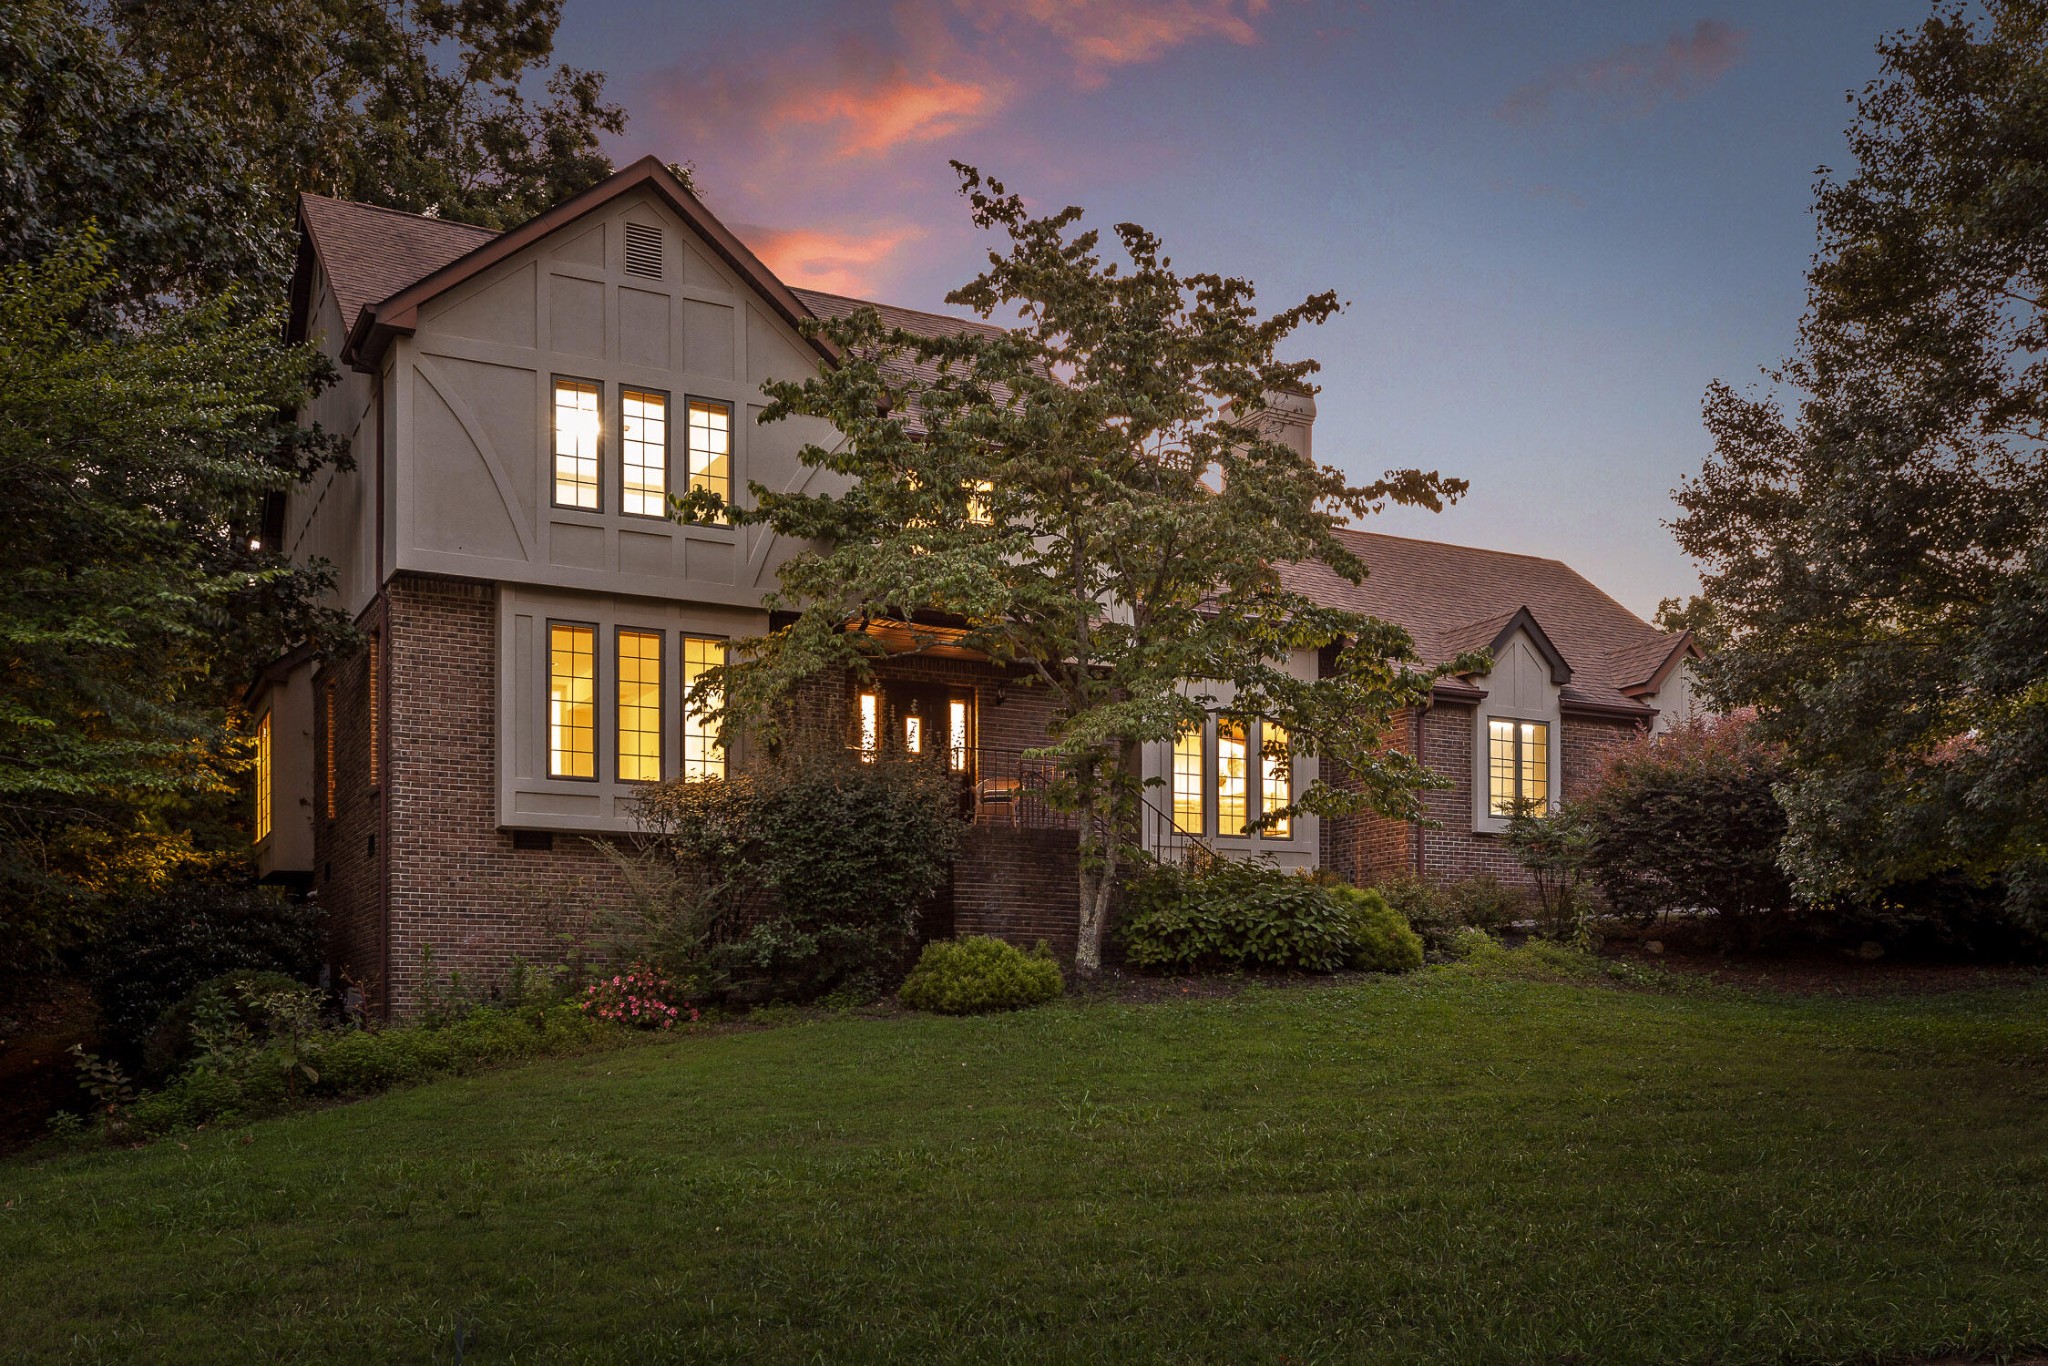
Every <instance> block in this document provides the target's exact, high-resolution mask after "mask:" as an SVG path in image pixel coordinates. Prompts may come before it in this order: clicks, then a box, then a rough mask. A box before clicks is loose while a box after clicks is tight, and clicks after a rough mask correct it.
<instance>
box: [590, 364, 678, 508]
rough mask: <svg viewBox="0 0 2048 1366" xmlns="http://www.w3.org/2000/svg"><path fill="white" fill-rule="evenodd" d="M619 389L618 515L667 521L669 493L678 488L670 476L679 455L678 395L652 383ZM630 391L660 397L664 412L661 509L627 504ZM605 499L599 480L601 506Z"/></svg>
mask: <svg viewBox="0 0 2048 1366" xmlns="http://www.w3.org/2000/svg"><path fill="white" fill-rule="evenodd" d="M618 390H619V515H620V516H621V517H637V518H640V519H641V520H643V521H651V522H661V521H666V520H668V499H669V493H670V491H671V490H672V489H673V488H674V487H675V481H674V479H673V478H672V477H671V476H672V475H673V473H674V471H675V460H676V456H675V446H676V439H675V428H676V424H675V411H676V401H675V395H674V394H672V393H670V392H669V391H668V390H666V389H656V388H654V387H653V386H652V385H647V384H625V383H621V384H620V385H619V386H618ZM628 394H640V395H643V396H645V397H648V398H658V399H660V400H661V412H662V418H661V495H660V499H661V510H660V511H658V512H634V511H632V510H631V509H629V508H628V507H627V506H626V395H628ZM683 411H684V414H685V415H686V416H687V415H688V413H689V409H688V407H687V406H685V408H684V409H683ZM688 441H689V438H688V435H687V434H685V436H684V444H685V446H686V447H687V445H688ZM602 447H603V439H602V428H600V429H599V448H600V451H602ZM600 464H602V461H600ZM684 477H685V478H687V477H688V475H687V473H686V474H685V476H684ZM603 500H604V487H603V484H602V481H601V480H600V483H599V486H598V501H599V506H600V507H602V505H603Z"/></svg>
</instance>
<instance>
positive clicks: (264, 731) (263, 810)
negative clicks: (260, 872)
mask: <svg viewBox="0 0 2048 1366" xmlns="http://www.w3.org/2000/svg"><path fill="white" fill-rule="evenodd" d="M269 838H270V713H269V712H265V713H264V714H263V719H262V720H261V721H258V722H257V723H256V842H257V843H258V844H261V843H263V841H265V840H267V839H269Z"/></svg>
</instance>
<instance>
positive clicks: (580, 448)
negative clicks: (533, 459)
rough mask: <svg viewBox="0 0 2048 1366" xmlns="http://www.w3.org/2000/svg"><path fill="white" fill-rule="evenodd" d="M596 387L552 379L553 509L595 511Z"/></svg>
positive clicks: (586, 382)
mask: <svg viewBox="0 0 2048 1366" xmlns="http://www.w3.org/2000/svg"><path fill="white" fill-rule="evenodd" d="M602 426H603V423H602V421H601V419H600V417H599V412H598V385H597V383H596V381H594V380H587V379H560V378H558V379H556V380H555V506H556V507H565V508H585V509H588V510H590V511H593V512H594V511H596V510H597V508H598V507H599V498H598V474H597V470H598V433H599V431H600V429H601V428H602Z"/></svg>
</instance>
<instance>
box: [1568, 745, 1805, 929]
mask: <svg viewBox="0 0 2048 1366" xmlns="http://www.w3.org/2000/svg"><path fill="white" fill-rule="evenodd" d="M1784 776H1785V768H1784V761H1783V759H1782V758H1781V757H1780V755H1779V753H1778V751H1777V750H1776V749H1775V748H1773V747H1771V746H1769V745H1766V744H1764V743H1763V742H1761V741H1760V740H1758V739H1756V738H1755V736H1754V735H1753V734H1752V732H1751V728H1750V725H1749V723H1748V720H1747V718H1746V717H1743V716H1730V717H1724V718H1721V719H1719V720H1716V721H1706V722H1694V723H1692V724H1690V725H1685V726H1679V727H1676V728H1674V729H1672V730H1669V731H1666V732H1665V733H1664V734H1662V735H1658V736H1654V737H1652V736H1645V737H1643V738H1641V739H1639V740H1636V741H1633V742H1631V743H1630V744H1627V745H1625V746H1623V747H1622V748H1620V749H1619V750H1617V751H1616V752H1615V753H1614V755H1613V756H1612V757H1611V758H1610V759H1609V761H1608V765H1607V769H1606V773H1605V775H1604V777H1603V779H1602V781H1601V784H1600V786H1599V787H1598V788H1597V789H1596V790H1595V791H1594V793H1593V794H1592V795H1591V796H1590V797H1588V798H1587V799H1586V801H1585V804H1584V807H1585V818H1586V822H1587V824H1588V826H1589V836H1590V837H1589V843H1588V849H1587V857H1586V862H1587V867H1588V869H1589V870H1590V871H1591V873H1592V875H1593V877H1594V878H1595V880H1596V881H1597V882H1598V883H1599V885H1600V890H1601V892H1602V893H1603V894H1604V895H1605V897H1606V899H1607V903H1608V906H1609V907H1610V908H1611V909H1612V910H1613V911H1614V912H1615V913H1616V914H1619V915H1624V916H1630V917H1633V918H1635V919H1638V920H1641V921H1645V922H1647V921H1649V920H1651V919H1654V918H1655V917H1656V916H1658V915H1659V914H1661V913H1663V912H1666V911H1673V910H1685V909H1692V908H1699V909H1704V910H1709V911H1713V912H1715V913H1716V914H1717V915H1719V916H1720V917H1721V918H1722V919H1723V920H1724V921H1727V922H1729V923H1731V924H1742V923H1745V922H1748V921H1750V920H1752V919H1754V918H1755V917H1756V916H1759V915H1761V914H1763V913H1765V912H1769V911H1775V910H1780V909H1782V908H1785V907H1787V906H1789V905H1790V904H1791V899H1792V887H1791V883H1790V882H1789V881H1788V880H1787V879H1786V877H1785V874H1784V872H1783V871H1782V870H1781V869H1780V867H1779V866H1778V853H1779V846H1780V845H1781V844H1782V843H1783V841H1784V838H1785V828H1786V826H1785V812H1784V810H1783V809H1782V808H1781V807H1780V806H1779V805H1778V799H1777V797H1776V795H1775V794H1774V791H1773V789H1774V788H1775V787H1776V785H1777V784H1778V783H1779V782H1780V781H1781V780H1782V779H1783V778H1784Z"/></svg>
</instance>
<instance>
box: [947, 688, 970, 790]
mask: <svg viewBox="0 0 2048 1366" xmlns="http://www.w3.org/2000/svg"><path fill="white" fill-rule="evenodd" d="M946 736H947V743H946V766H947V767H948V768H950V769H952V770H953V771H954V772H955V773H965V772H966V771H967V699H966V698H964V697H956V698H954V699H953V700H952V701H951V702H948V703H947V704H946Z"/></svg>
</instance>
